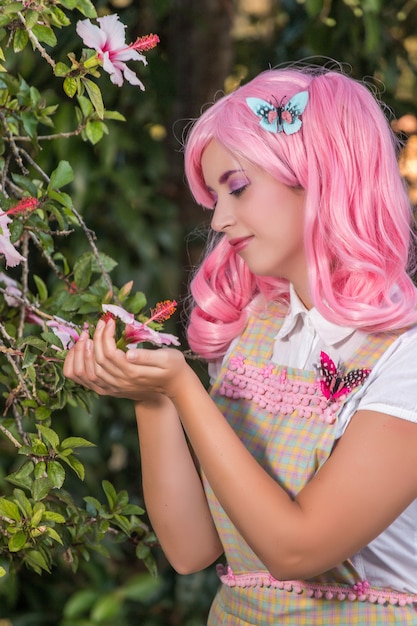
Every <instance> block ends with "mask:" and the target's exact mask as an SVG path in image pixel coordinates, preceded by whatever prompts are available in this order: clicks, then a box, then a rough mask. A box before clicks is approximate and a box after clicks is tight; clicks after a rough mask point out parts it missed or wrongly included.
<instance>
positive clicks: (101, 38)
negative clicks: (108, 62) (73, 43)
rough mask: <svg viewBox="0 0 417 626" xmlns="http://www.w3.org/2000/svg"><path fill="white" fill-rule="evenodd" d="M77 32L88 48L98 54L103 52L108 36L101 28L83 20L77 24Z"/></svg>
mask: <svg viewBox="0 0 417 626" xmlns="http://www.w3.org/2000/svg"><path fill="white" fill-rule="evenodd" d="M76 31H77V34H78V35H79V36H80V37H81V39H82V40H83V42H84V43H85V45H86V46H88V47H89V48H93V50H97V51H98V52H99V51H100V52H101V51H102V49H103V48H104V46H105V44H106V34H105V33H104V32H103V31H102V30H101V28H99V27H98V26H96V25H95V24H92V23H91V21H90V20H81V21H79V22H77V27H76Z"/></svg>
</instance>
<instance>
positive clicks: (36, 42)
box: [17, 11, 56, 68]
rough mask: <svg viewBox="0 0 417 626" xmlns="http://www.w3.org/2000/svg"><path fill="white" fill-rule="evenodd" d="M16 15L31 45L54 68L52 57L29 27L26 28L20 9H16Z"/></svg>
mask: <svg viewBox="0 0 417 626" xmlns="http://www.w3.org/2000/svg"><path fill="white" fill-rule="evenodd" d="M17 15H18V16H19V19H20V21H21V22H22V24H23V26H24V27H25V28H26V31H27V34H28V35H29V39H30V40H31V42H32V43H33V45H34V46H35V48H36V49H37V50H39V52H40V54H41V56H42V57H43V58H44V59H45V61H46V62H47V63H49V65H50V66H51V67H52V68H55V65H56V63H55V61H54V60H53V59H52V57H50V56H49V54H48V53H47V51H46V50H45V48H44V47H43V46H42V45H41V44H40V42H39V39H38V38H37V37H36V36H35V35H34V34H33V32H32V31H31V30H30V28H27V26H26V20H25V18H24V15H23V13H21V12H20V11H18V13H17Z"/></svg>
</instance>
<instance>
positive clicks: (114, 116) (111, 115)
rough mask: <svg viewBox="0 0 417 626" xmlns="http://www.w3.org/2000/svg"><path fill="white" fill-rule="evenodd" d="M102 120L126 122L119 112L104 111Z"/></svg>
mask: <svg viewBox="0 0 417 626" xmlns="http://www.w3.org/2000/svg"><path fill="white" fill-rule="evenodd" d="M104 119H105V120H117V121H118V122H125V121H126V118H125V116H124V115H122V114H121V113H119V111H105V113H104Z"/></svg>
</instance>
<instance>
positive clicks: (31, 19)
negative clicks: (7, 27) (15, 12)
mask: <svg viewBox="0 0 417 626" xmlns="http://www.w3.org/2000/svg"><path fill="white" fill-rule="evenodd" d="M38 17H39V13H38V11H34V10H33V9H29V10H28V11H26V13H25V24H26V28H29V29H31V28H33V27H34V26H35V24H36V22H37V21H38Z"/></svg>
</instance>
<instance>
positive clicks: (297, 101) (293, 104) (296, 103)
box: [282, 91, 308, 135]
mask: <svg viewBox="0 0 417 626" xmlns="http://www.w3.org/2000/svg"><path fill="white" fill-rule="evenodd" d="M307 102H308V91H300V92H299V93H296V94H295V96H293V97H292V98H291V100H288V102H287V104H286V105H285V106H284V107H283V110H284V111H288V112H289V113H290V115H291V119H292V121H291V122H286V121H285V120H283V122H282V128H283V131H284V133H285V134H286V135H292V134H293V133H296V132H297V131H298V130H300V128H301V126H302V121H301V120H300V117H299V116H300V115H301V114H302V113H304V109H305V108H306V106H307Z"/></svg>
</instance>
